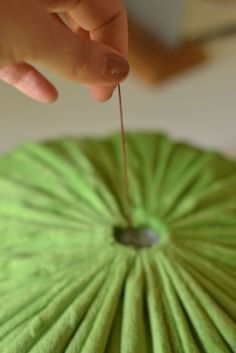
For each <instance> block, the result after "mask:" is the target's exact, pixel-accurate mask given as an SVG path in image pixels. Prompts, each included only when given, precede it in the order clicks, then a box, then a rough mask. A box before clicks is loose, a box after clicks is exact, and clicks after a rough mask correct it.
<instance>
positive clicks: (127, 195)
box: [118, 85, 132, 229]
mask: <svg viewBox="0 0 236 353" xmlns="http://www.w3.org/2000/svg"><path fill="white" fill-rule="evenodd" d="M118 96H119V109H120V126H121V138H122V149H123V162H124V183H125V199H126V212H127V221H128V227H129V229H132V216H131V198H130V189H129V177H128V162H127V148H126V138H125V126H124V115H123V106H122V96H121V89H120V85H118Z"/></svg>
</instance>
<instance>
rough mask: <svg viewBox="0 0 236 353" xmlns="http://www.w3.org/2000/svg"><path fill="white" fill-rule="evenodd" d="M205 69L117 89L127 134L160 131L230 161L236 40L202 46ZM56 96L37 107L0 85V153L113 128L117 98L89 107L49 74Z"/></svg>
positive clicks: (79, 93) (235, 127)
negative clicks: (205, 54)
mask: <svg viewBox="0 0 236 353" xmlns="http://www.w3.org/2000/svg"><path fill="white" fill-rule="evenodd" d="M206 50H207V52H208V54H209V60H208V62H207V63H206V64H204V65H203V66H201V67H198V68H197V69H195V70H192V71H190V72H189V73H186V74H184V75H180V76H179V77H178V78H176V79H174V80H171V81H169V82H168V83H166V84H164V85H161V86H160V87H157V88H155V89H150V88H147V87H145V86H144V85H143V84H141V83H140V82H139V81H137V80H136V79H135V78H134V77H130V78H129V79H128V80H127V82H126V83H125V84H123V85H122V89H123V96H124V113H125V119H126V126H127V127H128V128H129V129H145V130H150V129H151V130H154V129H155V130H159V129H160V130H162V131H166V132H168V133H169V134H171V135H173V136H175V137H177V138H181V139H184V140H187V141H191V142H193V143H196V144H198V145H200V146H207V147H213V148H217V149H220V150H221V151H224V152H226V153H227V154H231V155H234V156H236V37H230V38H227V39H224V40H218V41H215V42H212V43H211V44H210V45H207V47H206ZM50 78H52V79H53V81H54V83H56V85H57V87H58V89H59V92H60V97H59V100H58V101H57V103H55V104H51V105H41V104H39V103H37V102H34V101H32V100H30V99H28V98H25V97H24V96H23V95H21V94H20V93H18V92H17V91H15V90H14V89H13V88H11V87H9V86H7V85H6V84H4V83H0V153H3V152H5V151H7V150H9V149H11V148H12V147H13V146H16V145H18V144H20V143H23V142H26V141H28V140H39V139H47V138H50V137H59V136H63V135H71V134H72V135H79V136H81V135H103V134H106V133H108V132H109V131H113V130H114V129H117V128H118V127H119V115H118V99H117V96H116V95H115V96H114V98H113V99H112V100H110V101H109V102H108V103H105V104H100V103H96V102H94V101H93V100H92V99H91V98H90V96H89V93H88V92H87V90H86V89H85V88H84V87H81V86H79V85H76V84H72V83H68V82H65V81H64V80H61V79H59V78H58V77H55V76H52V75H50Z"/></svg>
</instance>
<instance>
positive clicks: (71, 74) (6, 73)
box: [0, 0, 129, 103]
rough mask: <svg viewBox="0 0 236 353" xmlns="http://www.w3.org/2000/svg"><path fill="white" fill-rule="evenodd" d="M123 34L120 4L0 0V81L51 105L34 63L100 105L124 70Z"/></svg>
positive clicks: (50, 91) (51, 95) (117, 0)
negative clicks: (81, 87)
mask: <svg viewBox="0 0 236 353" xmlns="http://www.w3.org/2000/svg"><path fill="white" fill-rule="evenodd" d="M59 15H60V17H59ZM127 32H128V30H127V14H126V11H125V8H124V4H123V2H122V0H0V80H3V81H5V82H7V83H9V84H11V85H12V86H14V87H15V88H17V89H18V90H20V91H21V92H22V93H24V94H25V95H27V96H29V97H31V98H33V99H35V100H37V101H39V102H42V103H50V102H53V101H54V100H56V98H57V90H56V88H55V87H54V86H53V85H52V83H50V82H49V81H48V80H47V78H46V77H44V76H43V75H42V74H41V73H40V72H39V71H38V70H37V69H36V68H35V67H34V65H40V66H43V67H45V68H46V69H48V70H52V71H54V72H56V73H57V74H59V75H61V76H62V77H64V78H66V79H68V80H71V81H74V82H78V83H80V84H83V85H86V86H88V88H89V89H90V91H91V94H92V95H93V96H94V97H95V98H96V99H97V100H99V101H106V100H107V99H109V98H110V97H111V96H112V93H113V91H114V89H115V87H116V86H117V84H118V83H119V82H120V81H122V80H123V79H124V78H125V77H126V76H127V74H128V71H129V66H128V63H127V52H128V33H127Z"/></svg>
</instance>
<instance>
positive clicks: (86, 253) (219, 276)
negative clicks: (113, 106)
mask: <svg viewBox="0 0 236 353" xmlns="http://www.w3.org/2000/svg"><path fill="white" fill-rule="evenodd" d="M127 145H128V160H129V178H130V193H131V202H132V219H133V226H134V228H135V229H137V230H139V229H142V228H148V229H150V230H151V231H153V232H154V234H155V236H156V238H157V240H158V241H157V242H156V243H155V244H154V245H153V246H151V247H144V248H136V247H133V246H126V245H124V244H122V243H121V242H119V241H118V240H117V239H118V238H117V232H118V233H119V232H120V234H122V230H124V231H125V230H126V228H127V218H126V201H125V194H124V182H123V164H122V163H123V162H122V147H121V141H120V135H119V134H116V135H113V136H111V137H110V138H107V139H104V140H102V139H101V140H99V139H80V140H79V139H78V140H77V139H70V138H68V139H67V138H65V139H61V140H58V141H53V142H48V143H32V144H27V145H25V146H23V147H21V148H19V149H16V150H15V151H13V152H12V153H9V154H7V155H5V156H4V157H2V158H1V159H0V352H1V353H232V352H236V163H235V162H234V161H231V160H229V159H226V158H224V157H223V156H221V155H220V154H217V153H215V152H206V151H202V150H199V149H197V148H195V147H191V146H189V145H186V144H183V143H178V144H175V143H173V142H171V140H170V139H169V138H168V137H166V136H164V135H159V134H155V133H153V134H148V133H146V134H145V133H133V134H132V133H129V134H128V135H127Z"/></svg>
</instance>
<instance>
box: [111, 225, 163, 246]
mask: <svg viewBox="0 0 236 353" xmlns="http://www.w3.org/2000/svg"><path fill="white" fill-rule="evenodd" d="M114 237H115V239H116V241H117V242H118V243H121V244H123V245H125V246H132V247H134V248H137V249H140V248H150V247H151V246H153V245H156V244H158V243H159V242H160V235H159V234H157V233H156V232H154V231H153V230H152V229H150V228H146V227H144V228H139V229H119V228H118V229H116V230H115V233H114Z"/></svg>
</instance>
